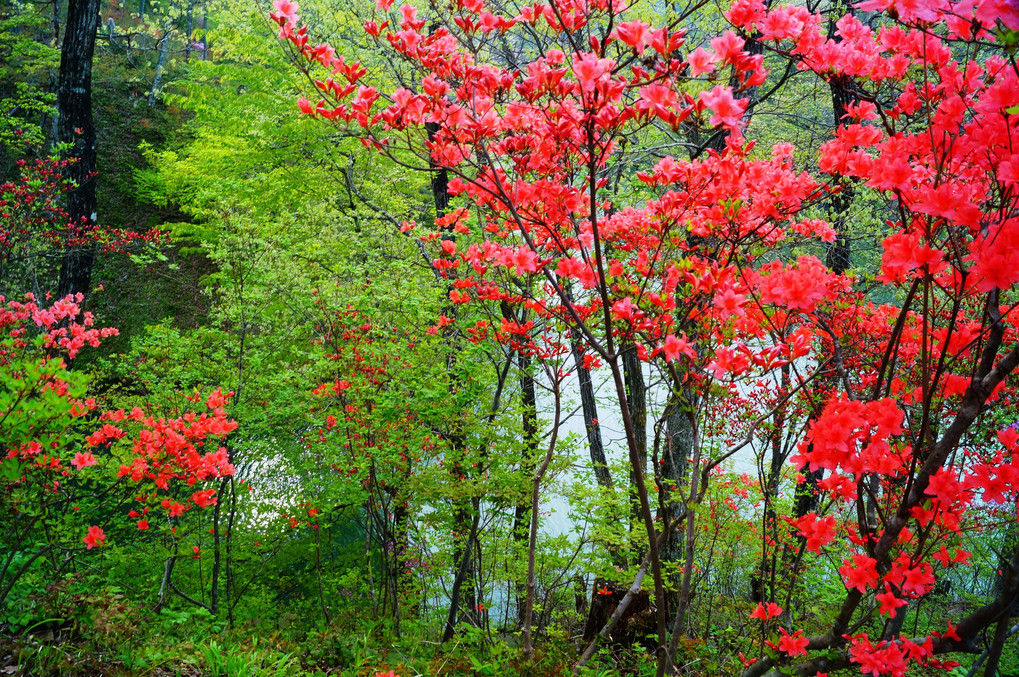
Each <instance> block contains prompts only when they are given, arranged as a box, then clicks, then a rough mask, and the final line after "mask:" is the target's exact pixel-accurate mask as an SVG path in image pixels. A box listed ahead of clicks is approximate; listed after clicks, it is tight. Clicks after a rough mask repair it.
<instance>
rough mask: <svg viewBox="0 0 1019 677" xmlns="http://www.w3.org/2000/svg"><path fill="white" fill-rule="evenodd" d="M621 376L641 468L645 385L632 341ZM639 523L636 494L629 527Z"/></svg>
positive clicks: (644, 453)
mask: <svg viewBox="0 0 1019 677" xmlns="http://www.w3.org/2000/svg"><path fill="white" fill-rule="evenodd" d="M623 376H624V378H625V380H626V406H627V407H629V409H630V418H631V419H632V420H633V436H634V438H635V441H636V443H637V453H638V455H639V457H640V464H641V468H646V467H647V385H646V384H645V383H644V370H643V369H642V368H641V363H640V358H639V357H637V349H636V348H635V347H634V345H633V344H632V343H630V344H628V345H626V346H625V347H624V349H623ZM634 480H635V477H634V471H632V470H631V472H630V484H631V486H632V485H633V484H634ZM640 524H641V506H640V500H639V498H638V496H637V495H636V494H631V499H630V528H631V529H638V528H639V527H640Z"/></svg>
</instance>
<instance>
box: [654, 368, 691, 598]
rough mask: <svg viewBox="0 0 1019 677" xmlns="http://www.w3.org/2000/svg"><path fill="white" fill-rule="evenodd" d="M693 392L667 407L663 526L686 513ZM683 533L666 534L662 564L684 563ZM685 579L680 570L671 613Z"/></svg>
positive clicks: (675, 577) (671, 595) (675, 397)
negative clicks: (685, 489) (684, 491)
mask: <svg viewBox="0 0 1019 677" xmlns="http://www.w3.org/2000/svg"><path fill="white" fill-rule="evenodd" d="M695 397H696V394H695V393H694V392H693V390H692V389H688V388H684V390H683V392H682V393H680V394H678V395H675V394H674V395H673V396H672V401H670V402H669V404H668V405H667V411H666V418H665V448H664V449H663V452H662V459H661V460H662V463H661V473H662V479H663V480H664V481H663V483H662V488H661V489H660V492H661V499H660V500H661V506H662V520H663V523H665V524H668V523H671V522H674V521H676V520H678V519H679V516H680V515H682V514H683V512H684V511H685V510H686V498H685V497H684V495H683V490H684V488H685V486H686V481H687V473H688V472H689V466H690V455H691V453H692V452H693V444H694V410H693V409H694V404H693V402H694V398H695ZM684 552H685V548H684V539H683V531H682V530H675V531H672V532H671V533H669V534H667V535H666V536H665V538H664V540H663V541H662V547H661V555H662V562H663V563H665V562H669V563H674V564H675V563H680V562H682V561H683V560H684ZM681 578H682V576H680V575H679V573H678V570H677V572H676V573H675V574H673V576H672V580H671V581H670V583H671V584H672V589H670V590H669V591H668V594H667V599H668V600H669V613H671V614H674V613H675V612H676V606H677V603H678V602H679V585H680V579H681Z"/></svg>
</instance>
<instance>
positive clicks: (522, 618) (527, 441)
mask: <svg viewBox="0 0 1019 677" xmlns="http://www.w3.org/2000/svg"><path fill="white" fill-rule="evenodd" d="M517 363H518V366H519V368H520V404H521V417H522V419H523V420H522V421H521V423H522V425H523V432H524V450H523V457H522V459H521V463H520V468H521V470H522V471H523V472H522V473H521V474H524V473H526V474H528V475H533V473H534V463H535V459H537V456H538V454H537V451H538V446H537V445H538V408H537V395H536V393H535V390H534V377H533V376H532V375H531V373H530V366H531V358H529V357H527V356H526V355H520V354H518V355H517ZM532 510H533V508H532V506H531V505H530V504H529V503H528V502H527V501H523V500H521V501H520V503H519V504H518V505H517V506H516V508H515V511H514V515H513V538H514V540H515V542H516V546H517V548H518V549H519V551H521V552H522V551H523V550H524V549H525V548H527V533H528V532H527V528H528V527H527V525H528V524H529V523H530V520H531V511H532ZM516 592H517V622H518V624H519V626H520V627H524V624H525V623H527V584H526V582H525V583H518V584H517V591H516Z"/></svg>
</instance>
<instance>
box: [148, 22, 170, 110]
mask: <svg viewBox="0 0 1019 677" xmlns="http://www.w3.org/2000/svg"><path fill="white" fill-rule="evenodd" d="M169 48H170V31H169V30H168V31H166V34H165V35H163V39H162V40H160V41H159V58H157V59H156V74H155V75H154V76H153V77H152V89H150V90H149V100H148V104H149V108H154V107H155V105H156V93H157V92H159V85H161V84H162V83H163V65H164V64H165V63H166V52H167V50H169Z"/></svg>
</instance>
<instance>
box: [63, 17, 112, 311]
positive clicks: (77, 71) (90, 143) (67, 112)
mask: <svg viewBox="0 0 1019 677" xmlns="http://www.w3.org/2000/svg"><path fill="white" fill-rule="evenodd" d="M100 4H101V3H100V0H69V2H68V7H67V22H66V24H65V28H64V41H63V45H62V46H61V50H60V75H59V78H58V83H57V113H58V115H59V119H58V122H57V138H58V140H59V141H60V142H61V143H67V144H70V149H69V150H67V151H65V157H67V158H71V159H73V160H74V161H73V162H71V163H70V164H69V165H68V166H67V169H66V170H65V174H66V176H67V178H69V179H71V180H72V181H74V183H75V186H76V187H75V188H74V189H73V190H71V191H70V192H68V194H67V213H68V216H69V219H70V222H71V223H72V224H73V228H75V229H81V230H83V231H85V232H87V231H88V230H90V229H91V228H92V227H93V226H95V224H96V219H97V215H96V210H97V205H98V201H97V193H96V180H95V170H96V129H95V124H94V123H93V120H92V58H93V55H94V53H95V46H96V31H97V30H98V28H99V7H100ZM72 235H73V233H72ZM94 264H95V251H94V249H93V247H92V245H82V246H80V247H72V248H71V249H69V250H68V251H67V252H66V253H65V254H64V259H63V262H62V264H61V267H60V281H59V283H58V285H57V294H58V296H60V297H63V296H66V295H68V294H87V293H88V291H89V286H90V284H91V282H92V266H93V265H94Z"/></svg>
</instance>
